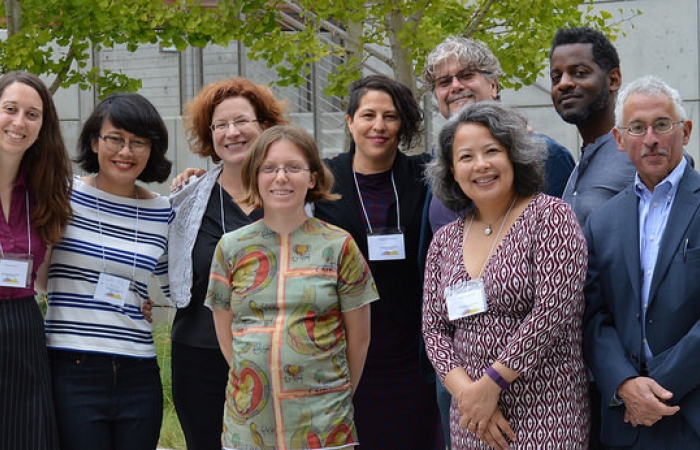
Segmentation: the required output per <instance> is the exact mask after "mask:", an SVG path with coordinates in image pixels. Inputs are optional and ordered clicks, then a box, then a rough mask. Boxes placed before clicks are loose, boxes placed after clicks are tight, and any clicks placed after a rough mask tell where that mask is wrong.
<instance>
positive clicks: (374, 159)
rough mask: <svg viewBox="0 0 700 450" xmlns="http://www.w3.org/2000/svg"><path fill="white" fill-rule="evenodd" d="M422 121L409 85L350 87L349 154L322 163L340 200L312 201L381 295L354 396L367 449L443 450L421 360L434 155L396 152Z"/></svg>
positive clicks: (386, 81)
mask: <svg viewBox="0 0 700 450" xmlns="http://www.w3.org/2000/svg"><path fill="white" fill-rule="evenodd" d="M422 119H423V114H422V112H421V110H420V108H419V107H418V103H417V102H416V100H415V99H414V97H413V94H412V93H411V91H410V89H408V87H406V86H405V85H403V84H401V83H399V82H397V81H394V80H392V79H390V78H388V77H386V76H383V75H372V76H368V77H365V78H363V79H361V80H359V81H357V82H355V83H353V84H352V86H351V87H350V99H349V106H348V111H347V115H346V122H347V125H348V128H349V129H350V134H351V135H352V143H351V147H350V152H349V153H343V154H341V155H339V156H337V157H335V158H333V159H331V160H329V161H327V164H328V166H329V167H330V169H331V171H332V172H333V175H334V176H335V179H336V184H335V187H334V192H336V193H338V194H341V196H342V198H341V199H340V200H338V201H336V202H319V203H317V204H316V205H315V207H316V212H315V215H316V217H318V218H319V219H321V220H324V221H326V222H329V223H332V224H333V225H336V226H339V227H341V228H343V229H345V230H347V231H349V232H350V233H351V234H352V236H353V238H354V239H355V241H356V242H357V244H358V246H359V247H360V250H361V251H362V253H363V255H364V256H365V258H366V259H367V260H368V261H369V265H370V269H371V271H372V275H373V276H374V279H375V281H376V283H377V289H378V290H379V300H378V301H376V302H374V303H372V305H371V318H372V319H371V322H372V325H371V335H372V339H371V342H370V346H369V353H368V355H367V363H366V364H365V370H364V372H363V375H362V379H361V380H360V384H359V387H358V389H357V392H355V395H354V397H353V403H354V405H355V424H356V426H357V433H358V436H359V442H360V445H361V448H363V449H365V448H366V449H369V450H374V449H389V448H391V449H393V448H396V449H398V448H400V449H403V450H411V449H415V450H433V449H444V448H445V444H444V442H443V439H442V428H441V425H440V417H439V414H438V409H437V400H436V398H435V386H434V384H433V383H434V381H435V375H434V373H433V372H432V370H431V368H430V363H428V362H427V360H425V365H421V354H422V352H421V304H422V289H423V283H422V281H423V273H422V271H421V266H422V265H421V263H420V261H419V259H420V257H419V245H420V242H421V229H422V227H421V213H422V211H423V207H424V204H425V201H426V195H427V187H426V185H425V183H423V170H424V167H425V164H426V163H427V162H428V160H429V157H430V156H429V155H427V154H422V155H416V156H408V155H406V154H404V153H403V152H402V151H401V149H400V148H399V147H400V146H403V147H404V148H405V149H409V148H411V147H412V146H413V145H415V144H416V142H417V141H418V139H419V138H420V125H421V121H422ZM426 366H427V367H426ZM423 369H427V372H424V371H423Z"/></svg>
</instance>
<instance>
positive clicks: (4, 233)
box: [0, 169, 46, 300]
mask: <svg viewBox="0 0 700 450" xmlns="http://www.w3.org/2000/svg"><path fill="white" fill-rule="evenodd" d="M27 188H28V186H27V184H26V179H25V175H24V171H23V170H21V169H20V172H19V174H18V175H17V181H16V182H15V187H14V188H13V189H12V198H11V201H10V203H11V205H10V215H9V218H10V220H9V223H8V221H7V220H5V214H0V244H1V245H2V251H3V252H4V253H20V254H25V255H26V254H27V253H31V254H32V256H33V258H32V259H33V262H32V286H31V287H29V288H28V289H24V288H22V289H20V288H11V287H5V286H0V300H11V299H17V298H25V297H31V296H33V295H34V286H33V284H34V280H36V271H37V269H38V268H39V266H40V265H41V263H42V262H44V257H45V256H46V244H45V243H44V241H43V240H42V239H41V237H39V233H38V232H37V230H36V229H35V228H34V227H31V233H32V249H31V252H28V248H29V239H28V236H27V218H28V216H29V211H27V206H26V205H27V204H26V195H27ZM0 205H1V206H2V210H3V211H5V210H6V208H7V207H6V206H5V205H2V201H1V200H0ZM35 205H36V201H35V200H34V198H33V197H32V196H31V195H29V209H30V210H33V209H34V207H35Z"/></svg>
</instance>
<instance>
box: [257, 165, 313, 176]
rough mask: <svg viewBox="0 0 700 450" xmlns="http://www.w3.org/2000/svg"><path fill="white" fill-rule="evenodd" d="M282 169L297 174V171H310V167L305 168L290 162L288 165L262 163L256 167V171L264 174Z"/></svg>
mask: <svg viewBox="0 0 700 450" xmlns="http://www.w3.org/2000/svg"><path fill="white" fill-rule="evenodd" d="M280 170H283V171H284V173H285V174H290V173H293V174H297V173H302V172H311V169H307V168H306V167H301V166H300V165H299V164H290V165H288V166H275V165H273V164H263V165H262V166H260V167H258V173H264V174H266V175H271V174H275V175H277V173H278V172H279V171H280Z"/></svg>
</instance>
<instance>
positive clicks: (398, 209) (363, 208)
mask: <svg viewBox="0 0 700 450" xmlns="http://www.w3.org/2000/svg"><path fill="white" fill-rule="evenodd" d="M352 177H353V179H354V180H355V189H357V196H358V197H360V206H362V213H363V214H364V215H365V220H366V221H367V228H368V229H369V233H370V234H372V233H373V231H372V224H371V223H370V221H369V215H368V214H367V209H366V208H365V201H364V200H363V199H362V192H361V191H360V184H359V183H358V182H357V173H355V169H353V170H352ZM391 185H392V186H393V188H394V197H395V198H396V222H397V223H396V226H397V229H399V230H401V209H400V208H399V193H398V191H397V190H396V182H395V181H394V171H393V170H392V171H391Z"/></svg>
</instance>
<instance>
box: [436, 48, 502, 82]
mask: <svg viewBox="0 0 700 450" xmlns="http://www.w3.org/2000/svg"><path fill="white" fill-rule="evenodd" d="M450 59H455V60H457V62H459V64H461V65H463V66H464V67H465V68H467V69H471V70H475V71H479V72H481V73H483V74H484V75H485V76H486V78H488V80H489V81H493V80H498V77H499V75H501V73H502V72H501V64H500V63H499V62H498V59H497V58H496V56H495V55H494V54H493V52H491V50H489V48H488V47H487V46H486V45H485V44H484V43H483V42H481V41H476V40H474V39H468V38H464V37H460V36H450V37H448V38H447V39H445V40H444V41H442V43H440V44H439V45H438V46H437V47H435V49H434V50H433V51H432V52H430V54H428V56H427V57H426V59H425V69H424V70H423V79H424V81H425V82H426V83H427V84H429V85H431V86H433V85H434V83H435V70H436V69H437V66H438V65H440V64H441V63H443V62H445V61H448V60H450Z"/></svg>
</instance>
